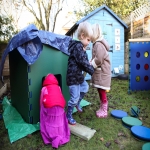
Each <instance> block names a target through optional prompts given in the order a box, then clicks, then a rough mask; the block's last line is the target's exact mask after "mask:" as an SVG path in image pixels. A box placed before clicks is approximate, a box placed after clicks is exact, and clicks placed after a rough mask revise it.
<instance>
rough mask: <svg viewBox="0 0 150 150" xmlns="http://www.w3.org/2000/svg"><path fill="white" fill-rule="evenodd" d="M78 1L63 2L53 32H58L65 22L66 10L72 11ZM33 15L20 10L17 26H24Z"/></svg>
mask: <svg viewBox="0 0 150 150" xmlns="http://www.w3.org/2000/svg"><path fill="white" fill-rule="evenodd" d="M79 1H80V0H67V2H66V3H65V4H64V7H63V10H62V11H61V12H60V13H59V16H58V21H57V24H56V30H55V32H59V31H60V30H61V28H62V26H63V25H64V24H65V23H66V22H65V21H67V20H66V15H67V13H68V12H73V11H74V8H75V7H77V8H78V7H79ZM33 20H34V17H33V16H32V14H30V13H29V12H27V11H24V12H22V14H21V17H20V19H19V23H18V26H19V28H20V29H22V28H24V27H26V26H27V25H28V24H29V22H31V21H33Z"/></svg>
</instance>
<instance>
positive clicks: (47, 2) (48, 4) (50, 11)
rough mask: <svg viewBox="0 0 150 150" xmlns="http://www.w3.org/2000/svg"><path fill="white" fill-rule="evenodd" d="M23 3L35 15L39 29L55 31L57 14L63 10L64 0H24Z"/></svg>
mask: <svg viewBox="0 0 150 150" xmlns="http://www.w3.org/2000/svg"><path fill="white" fill-rule="evenodd" d="M22 3H23V5H24V6H25V7H26V8H27V9H28V11H29V12H30V13H31V14H32V15H33V16H34V17H35V21H34V22H35V23H36V24H37V25H38V27H39V29H41V30H47V31H52V32H54V29H55V25H56V20H57V16H58V14H59V13H60V11H61V10H62V7H63V3H64V0H34V2H31V1H29V0H22Z"/></svg>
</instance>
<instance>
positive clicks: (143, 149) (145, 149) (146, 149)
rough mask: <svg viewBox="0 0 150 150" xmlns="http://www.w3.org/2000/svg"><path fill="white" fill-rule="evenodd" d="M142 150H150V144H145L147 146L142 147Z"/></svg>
mask: <svg viewBox="0 0 150 150" xmlns="http://www.w3.org/2000/svg"><path fill="white" fill-rule="evenodd" d="M142 150H150V143H145V144H144V145H143V146H142Z"/></svg>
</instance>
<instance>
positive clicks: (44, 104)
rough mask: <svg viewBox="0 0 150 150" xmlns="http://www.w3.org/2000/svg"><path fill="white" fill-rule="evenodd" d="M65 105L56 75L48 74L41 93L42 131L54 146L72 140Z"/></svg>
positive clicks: (45, 138)
mask: <svg viewBox="0 0 150 150" xmlns="http://www.w3.org/2000/svg"><path fill="white" fill-rule="evenodd" d="M65 105H66V101H65V99H64V96H63V94H62V92H61V88H60V87H59V84H58V81H57V79H56V77H55V76H54V75H53V74H48V75H47V76H46V77H45V79H44V81H43V83H42V89H41V95H40V132H41V136H42V139H43V141H44V143H45V144H51V145H52V147H54V148H58V147H59V146H61V145H63V144H65V143H67V142H69V141H70V129H69V126H68V120H67V118H66V114H65V111H64V108H65Z"/></svg>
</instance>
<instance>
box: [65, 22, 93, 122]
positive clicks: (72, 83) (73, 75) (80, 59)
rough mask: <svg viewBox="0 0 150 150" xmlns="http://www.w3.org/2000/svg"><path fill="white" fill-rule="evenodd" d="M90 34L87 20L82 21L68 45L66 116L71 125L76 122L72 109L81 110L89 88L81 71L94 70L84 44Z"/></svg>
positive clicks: (91, 32)
mask: <svg viewBox="0 0 150 150" xmlns="http://www.w3.org/2000/svg"><path fill="white" fill-rule="evenodd" d="M92 35H93V31H92V27H91V25H90V24H89V23H88V22H82V23H80V24H79V26H78V29H77V38H78V40H72V41H71V42H70V44H69V47H68V51H69V52H70V55H69V59H68V68H67V85H68V86H69V92H70V100H69V101H68V109H67V118H68V122H69V124H71V125H74V124H76V121H75V120H74V119H73V117H72V113H73V109H74V107H76V108H77V110H78V111H79V112H82V108H81V107H80V102H81V100H82V99H83V97H84V95H85V93H87V92H88V89H89V85H88V83H87V82H86V81H85V80H84V75H83V73H82V71H85V72H88V73H89V74H90V75H92V74H93V72H94V68H93V67H92V66H91V65H90V63H89V61H88V58H87V54H86V46H87V45H88V44H89V43H90V41H91V37H92Z"/></svg>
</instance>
